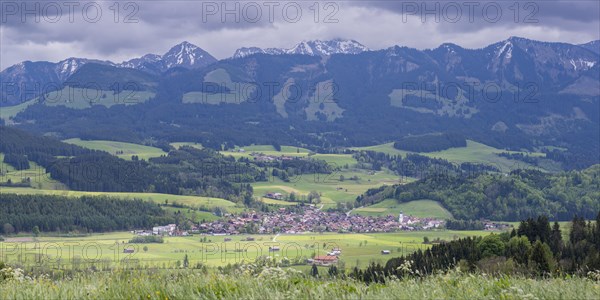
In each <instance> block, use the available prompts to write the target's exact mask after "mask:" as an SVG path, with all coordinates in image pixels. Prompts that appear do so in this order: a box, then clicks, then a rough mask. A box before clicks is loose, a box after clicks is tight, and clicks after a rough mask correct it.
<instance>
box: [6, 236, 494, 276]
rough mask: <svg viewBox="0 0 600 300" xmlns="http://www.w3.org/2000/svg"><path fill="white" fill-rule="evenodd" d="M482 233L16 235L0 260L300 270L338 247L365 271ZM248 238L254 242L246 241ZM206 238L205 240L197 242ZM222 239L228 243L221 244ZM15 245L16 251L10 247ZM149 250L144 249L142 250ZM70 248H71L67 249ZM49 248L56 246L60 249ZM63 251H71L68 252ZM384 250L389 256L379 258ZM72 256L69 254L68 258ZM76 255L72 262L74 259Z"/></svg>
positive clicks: (350, 262)
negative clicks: (158, 238)
mask: <svg viewBox="0 0 600 300" xmlns="http://www.w3.org/2000/svg"><path fill="white" fill-rule="evenodd" d="M487 234H489V232H486V231H446V230H440V231H418V232H398V233H373V234H371V233H349V234H337V233H324V234H318V233H306V234H295V235H291V234H282V235H235V236H212V235H206V236H205V235H196V236H187V237H165V241H164V243H162V244H158V243H152V244H128V241H129V240H130V239H131V238H133V237H134V235H133V234H132V233H130V232H113V233H105V234H102V233H94V234H91V235H84V236H76V237H65V236H62V237H52V236H48V237H44V236H43V237H38V238H32V237H25V236H21V237H15V238H7V239H6V241H5V242H4V245H3V246H4V249H5V251H4V256H3V259H4V261H5V262H8V263H18V264H21V265H31V264H34V263H38V262H36V260H35V258H36V254H37V255H39V254H40V253H42V254H44V257H43V258H42V262H43V264H45V265H47V266H50V267H52V266H54V267H56V266H57V264H60V265H64V266H72V265H73V263H75V264H78V263H80V264H81V266H84V265H88V266H90V265H96V266H97V267H98V266H99V265H100V264H104V265H108V266H111V267H115V266H119V265H122V264H124V263H129V264H136V265H139V266H149V267H174V266H175V264H176V262H177V261H182V260H183V258H184V256H185V255H188V257H189V261H190V263H191V264H196V263H202V264H204V265H206V266H211V267H216V266H224V265H227V264H229V263H231V264H233V263H236V262H242V261H245V262H251V261H254V260H255V259H256V258H257V257H259V256H272V257H273V258H277V259H281V258H283V257H287V258H288V259H290V260H291V261H295V260H298V261H301V262H302V264H301V265H299V266H298V268H300V269H303V268H304V267H305V266H306V264H305V263H304V261H305V260H306V259H307V258H311V257H313V256H314V255H326V254H327V252H329V251H331V249H332V248H335V247H339V248H341V249H342V254H341V256H340V260H342V261H343V262H344V264H345V266H346V268H352V267H354V266H358V267H366V266H367V265H368V264H369V263H370V262H380V263H385V261H387V260H388V259H390V258H391V257H396V256H400V255H403V254H408V253H412V252H414V251H416V250H417V249H423V250H424V249H426V248H427V247H429V246H430V245H426V244H423V243H422V242H423V237H428V238H429V239H430V240H435V239H437V238H440V239H442V240H447V241H448V240H452V239H455V238H460V237H466V236H473V235H477V236H481V235H487ZM247 237H253V238H255V240H254V241H246V238H247ZM204 238H206V241H205V242H201V241H200V240H201V239H204ZM225 238H230V239H231V241H227V242H225V241H224V239H225ZM15 245H18V246H19V248H18V250H15V251H12V252H11V249H15V248H14V246H15ZM144 246H146V247H147V251H145V250H144ZM273 246H278V247H280V249H281V250H280V251H279V252H269V247H273ZM70 247H72V248H70ZM51 248H58V249H59V250H60V251H57V250H56V249H51ZM126 248H127V249H134V253H131V254H126V253H123V249H126ZM67 250H69V251H71V252H68V253H69V254H68V253H67ZM382 250H389V251H390V252H391V254H389V255H382V254H381V251H382ZM69 255H71V256H69ZM74 257H76V259H75V260H74V259H73V258H74Z"/></svg>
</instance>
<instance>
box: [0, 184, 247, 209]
mask: <svg viewBox="0 0 600 300" xmlns="http://www.w3.org/2000/svg"><path fill="white" fill-rule="evenodd" d="M0 193H14V194H20V195H61V196H67V197H80V196H100V195H102V196H108V197H115V198H120V199H142V200H145V201H152V202H155V203H160V204H164V203H168V204H173V203H175V202H177V203H178V204H183V205H185V206H190V207H196V208H197V207H200V206H204V207H207V208H214V207H222V208H225V209H227V210H230V211H239V210H240V208H238V207H236V204H235V203H233V202H231V201H228V200H225V199H221V198H210V197H199V196H184V195H170V194H159V193H123V192H114V193H113V192H82V191H69V190H43V189H32V188H16V187H0ZM165 201H166V202H165Z"/></svg>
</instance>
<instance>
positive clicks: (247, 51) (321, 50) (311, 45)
mask: <svg viewBox="0 0 600 300" xmlns="http://www.w3.org/2000/svg"><path fill="white" fill-rule="evenodd" d="M365 51H370V49H369V48H367V47H366V46H364V45H363V44H361V43H359V42H357V41H355V40H343V39H334V40H328V41H322V40H312V41H302V42H300V43H298V44H296V45H295V46H294V47H292V48H289V49H283V48H267V49H261V48H258V47H243V48H240V49H237V50H236V51H235V53H234V54H233V56H232V58H242V57H246V56H249V55H253V54H257V53H258V54H270V55H280V54H300V55H311V56H330V55H333V54H359V53H361V52H365Z"/></svg>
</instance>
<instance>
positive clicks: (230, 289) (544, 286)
mask: <svg viewBox="0 0 600 300" xmlns="http://www.w3.org/2000/svg"><path fill="white" fill-rule="evenodd" d="M276 271H277V269H275V270H274V272H272V273H269V272H265V274H260V275H253V274H232V275H221V274H214V273H209V274H205V273H203V272H202V271H200V270H158V271H145V270H142V271H115V272H94V273H80V274H76V275H74V276H73V278H70V279H69V280H67V279H62V280H53V279H48V278H37V279H35V280H24V281H16V280H15V281H8V282H4V283H2V282H0V294H2V295H3V296H4V297H5V298H7V299H157V300H158V299H448V298H450V299H598V298H600V283H598V281H593V280H590V279H586V278H578V277H575V278H551V279H529V278H523V277H520V276H510V277H509V276H505V277H493V276H489V275H485V274H475V275H472V274H463V273H460V272H457V271H453V272H450V273H448V274H445V275H435V276H430V277H426V278H424V279H403V280H389V281H388V282H387V283H386V284H371V285H367V284H364V283H361V282H357V281H354V280H350V279H340V278H338V279H329V278H327V279H315V278H312V277H310V276H307V275H306V273H304V274H295V275H284V276H278V275H277V274H280V273H279V272H276ZM322 273H326V270H321V272H320V273H319V274H322ZM323 276H324V277H325V276H326V275H323ZM69 277H70V276H69ZM290 277H292V278H290Z"/></svg>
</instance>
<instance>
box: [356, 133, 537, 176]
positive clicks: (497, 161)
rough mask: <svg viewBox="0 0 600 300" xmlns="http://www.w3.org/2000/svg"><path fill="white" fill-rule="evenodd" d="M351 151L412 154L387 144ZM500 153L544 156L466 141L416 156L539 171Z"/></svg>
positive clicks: (508, 168)
mask: <svg viewBox="0 0 600 300" xmlns="http://www.w3.org/2000/svg"><path fill="white" fill-rule="evenodd" d="M352 149H354V150H371V151H377V152H383V153H387V154H390V155H402V156H404V155H406V154H408V153H414V152H410V151H404V150H398V149H396V148H394V143H387V144H381V145H375V146H368V147H355V148H352ZM502 152H508V153H522V154H528V155H530V156H534V157H540V156H543V155H544V154H543V153H540V152H520V151H507V150H502V149H497V148H494V147H490V146H487V145H484V144H481V143H478V142H474V141H471V140H467V147H460V148H450V149H446V150H442V151H436V152H421V153H418V154H421V155H425V156H429V157H435V158H442V159H446V160H448V161H450V162H453V163H464V162H471V163H480V164H486V165H492V166H495V167H497V168H498V169H500V170H501V171H503V172H508V171H512V170H515V169H518V168H537V169H540V168H539V167H535V166H532V165H530V164H527V163H525V162H522V161H517V160H510V159H507V158H504V157H500V156H498V155H496V154H498V153H502Z"/></svg>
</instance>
